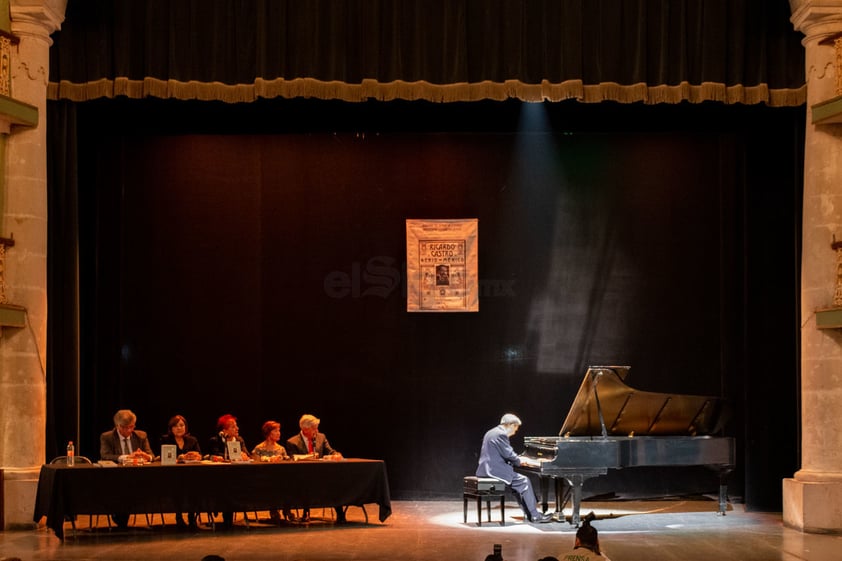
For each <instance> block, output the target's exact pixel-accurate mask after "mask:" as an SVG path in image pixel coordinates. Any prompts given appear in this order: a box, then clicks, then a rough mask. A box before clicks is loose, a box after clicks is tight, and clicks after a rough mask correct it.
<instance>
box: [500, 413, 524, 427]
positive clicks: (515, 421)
mask: <svg viewBox="0 0 842 561" xmlns="http://www.w3.org/2000/svg"><path fill="white" fill-rule="evenodd" d="M500 424H501V425H517V426H520V425H522V424H523V423H521V422H520V418H519V417H518V416H517V415H515V414H513V413H506V414H505V415H503V416H502V417H500Z"/></svg>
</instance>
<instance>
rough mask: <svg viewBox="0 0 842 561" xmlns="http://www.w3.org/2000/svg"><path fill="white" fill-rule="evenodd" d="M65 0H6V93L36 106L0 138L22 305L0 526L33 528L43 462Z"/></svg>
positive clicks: (0, 384) (10, 275) (9, 392)
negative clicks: (51, 152)
mask: <svg viewBox="0 0 842 561" xmlns="http://www.w3.org/2000/svg"><path fill="white" fill-rule="evenodd" d="M66 4H67V2H66V0H11V2H10V7H11V10H10V11H11V31H12V33H13V34H14V35H16V36H17V37H18V38H19V39H20V43H19V44H18V45H17V46H16V48H15V49H14V50H13V52H12V60H11V79H12V80H11V92H12V97H13V98H14V99H16V100H18V101H21V102H24V103H26V104H29V105H32V106H35V107H37V108H38V117H39V118H38V124H37V125H36V126H35V127H13V128H12V130H11V132H10V134H9V136H8V138H7V141H6V161H5V162H4V165H3V171H2V172H3V173H4V174H5V179H6V189H5V193H4V196H5V199H6V200H5V205H4V207H3V208H4V210H5V213H4V216H3V217H2V224H3V228H4V229H5V230H6V231H7V232H8V234H7V235H11V234H13V235H14V240H15V245H14V247H13V248H11V249H9V250H8V251H7V252H6V262H5V266H6V271H5V273H6V296H7V298H8V300H9V302H11V303H14V304H18V305H20V306H23V307H24V308H26V325H25V326H24V327H21V328H14V329H11V328H5V329H4V330H3V332H2V334H0V469H2V470H3V472H4V477H5V485H4V505H3V506H4V519H5V528H4V529H25V528H32V527H34V523H33V520H32V513H33V507H34V505H35V491H36V487H37V483H38V473H39V469H40V466H41V464H43V463H44V460H45V458H44V454H45V427H46V418H47V416H46V383H45V368H46V349H47V145H46V138H47V132H46V131H47V128H46V123H45V118H46V106H47V80H48V78H49V49H50V45H51V44H52V40H51V39H50V35H51V34H52V33H53V32H54V31H56V30H57V29H58V28H59V25H60V24H61V22H62V20H63V19H64V10H65V6H66Z"/></svg>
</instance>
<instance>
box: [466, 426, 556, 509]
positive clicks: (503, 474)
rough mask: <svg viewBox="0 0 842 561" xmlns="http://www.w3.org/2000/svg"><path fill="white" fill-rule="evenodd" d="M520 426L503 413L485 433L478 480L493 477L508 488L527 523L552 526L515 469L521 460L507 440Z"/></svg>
mask: <svg viewBox="0 0 842 561" xmlns="http://www.w3.org/2000/svg"><path fill="white" fill-rule="evenodd" d="M520 425H521V422H520V419H519V418H518V417H517V416H516V415H513V414H511V413H506V414H505V415H503V417H502V418H501V419H500V424H499V425H497V426H496V427H494V428H493V429H491V430H489V431H488V432H487V433H485V436H484V437H483V438H482V449H481V450H480V453H479V465H478V466H477V477H493V478H495V479H499V480H501V481H503V482H505V483H506V485H508V486H509V487H511V489H512V491H514V493H515V496H516V497H517V501H518V504H520V508H521V509H523V513H524V515H525V516H526V519H527V520H528V521H530V522H541V523H543V522H552V519H553V518H552V516H550V515H548V514H541V513H540V512H538V508H537V503H538V501H537V500H536V499H535V492H534V491H532V486H531V485H530V484H529V479H528V478H527V477H526V476H525V475H522V474H520V473H517V472H515V469H514V468H515V466H519V465H520V464H521V460H520V457H519V456H518V455H517V454H515V451H514V449H513V448H512V445H511V443H510V442H509V437H510V436H513V435H514V434H515V433H516V432H517V430H518V429H519V428H520Z"/></svg>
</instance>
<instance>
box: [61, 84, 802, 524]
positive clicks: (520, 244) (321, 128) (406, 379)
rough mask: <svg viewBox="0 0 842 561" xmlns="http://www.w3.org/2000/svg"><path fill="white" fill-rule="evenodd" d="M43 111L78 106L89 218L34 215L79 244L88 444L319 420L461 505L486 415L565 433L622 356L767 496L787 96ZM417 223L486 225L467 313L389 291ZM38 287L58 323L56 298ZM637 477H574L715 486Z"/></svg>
mask: <svg viewBox="0 0 842 561" xmlns="http://www.w3.org/2000/svg"><path fill="white" fill-rule="evenodd" d="M50 103H51V104H52V105H53V106H54V109H56V110H58V111H60V110H65V111H70V110H72V111H75V112H76V113H77V115H78V119H77V121H78V126H77V129H78V130H77V131H76V133H75V134H74V133H73V132H72V131H67V137H66V140H67V141H68V142H71V143H72V142H76V144H77V146H78V151H79V154H78V158H77V161H78V166H79V170H78V172H79V180H78V182H77V183H74V184H73V185H77V186H78V193H77V199H78V207H79V210H78V230H77V232H73V231H72V229H71V228H72V224H70V223H69V222H67V221H66V220H65V221H63V220H62V219H60V215H61V213H62V212H65V211H67V212H70V213H73V212H74V210H73V209H74V206H73V204H72V200H71V201H69V202H68V204H66V205H65V204H58V203H59V201H57V202H56V204H53V205H51V207H50V208H51V216H50V223H49V227H50V236H51V239H53V238H55V239H58V238H59V237H60V236H74V235H76V234H77V233H78V236H79V259H80V265H79V279H80V280H79V294H80V296H79V299H80V302H81V304H80V324H81V331H80V333H79V334H78V335H76V336H78V337H79V341H80V342H79V345H80V349H81V351H80V352H81V359H80V362H81V373H80V379H81V385H82V396H81V402H80V410H81V419H82V421H81V423H82V435H81V437H80V440H82V444H81V446H80V453H82V454H86V455H93V456H94V457H95V456H96V454H97V435H98V433H99V432H100V431H102V430H106V429H108V428H109V425H110V419H111V416H112V415H113V413H114V411H115V410H116V409H118V408H121V407H129V408H132V409H134V410H135V411H136V412H137V413H138V414H139V416H140V421H139V428H141V429H144V430H147V431H149V432H150V433H151V434H152V435H153V436H155V435H156V434H158V433H162V432H163V431H164V428H165V424H166V420H167V419H168V418H169V416H171V415H172V414H175V413H181V414H184V415H185V416H187V418H188V419H189V420H190V423H191V429H192V432H193V433H194V434H196V435H197V436H199V437H200V438H201V440H202V441H203V442H204V440H205V439H206V438H207V437H208V436H210V435H211V434H212V432H213V427H214V421H215V419H216V417H217V416H219V415H220V414H222V413H226V412H231V413H233V414H235V415H237V416H238V417H239V418H240V426H241V427H242V432H243V435H244V436H245V438H246V440H247V443H248V444H249V445H250V446H253V445H254V444H256V443H257V441H258V439H259V437H260V434H259V427H260V425H261V424H262V423H263V422H264V421H265V420H267V419H269V418H275V419H276V420H278V421H280V422H281V423H282V425H283V428H282V431H283V434H284V435H285V436H291V435H292V434H293V433H294V431H295V426H296V421H297V418H298V416H299V415H300V414H301V413H304V412H312V413H315V414H317V415H319V416H321V417H322V419H323V428H324V430H325V432H326V433H327V434H328V435H329V437H330V439H331V442H332V443H333V444H334V446H335V447H337V448H338V449H340V450H342V451H343V452H344V453H345V454H346V455H348V456H359V457H371V458H377V459H384V460H386V462H387V464H388V465H389V472H390V481H391V484H392V490H393V493H394V496H396V497H399V498H425V497H439V496H451V497H452V496H458V492H459V491H458V489H459V488H460V484H461V477H462V476H463V475H465V474H468V473H471V472H472V470H473V469H475V466H476V455H477V453H478V448H479V441H480V438H481V436H482V434H483V432H484V430H486V429H488V428H489V427H490V426H492V425H494V424H495V423H496V422H497V420H498V419H499V416H500V415H501V414H502V413H503V412H505V411H514V412H516V413H518V414H520V415H521V416H522V417H523V418H524V421H525V423H526V424H525V425H524V427H523V429H522V430H521V432H520V433H519V435H518V437H517V438H516V439H515V446H516V447H520V443H521V441H519V440H518V439H519V438H521V437H522V436H524V435H551V434H555V433H557V431H558V430H559V428H560V427H561V424H562V422H563V420H564V415H565V414H566V412H567V410H568V408H569V406H570V403H571V400H572V398H573V395H574V394H575V392H576V389H577V387H578V385H579V383H580V381H581V377H582V375H583V374H584V370H585V368H586V367H587V365H588V364H594V363H615V364H616V363H623V364H630V365H631V366H632V379H630V381H629V382H630V384H631V385H632V386H633V387H636V388H638V389H642V390H650V391H665V392H674V393H693V394H712V395H723V396H725V397H727V398H728V399H730V400H731V402H732V404H733V405H734V409H733V412H734V417H733V419H732V421H731V423H730V424H729V426H728V433H729V434H731V435H734V436H737V437H738V442H739V446H740V455H739V459H738V470H737V472H736V473H735V474H734V476H733V478H732V490H733V493H734V496H735V497H740V496H745V497H746V500H747V502H748V504H749V506H750V507H751V508H770V509H775V508H779V503H780V479H781V478H782V477H788V476H791V474H792V473H794V471H795V470H796V469H797V466H798V442H797V430H798V413H797V401H798V397H797V380H796V378H797V374H796V373H797V369H798V359H797V349H798V332H799V331H798V307H797V299H798V270H799V268H798V263H799V256H798V248H799V240H800V237H799V232H800V222H799V217H800V186H801V173H802V167H801V162H802V161H803V156H802V150H803V130H804V108H803V107H799V108H769V107H763V106H753V107H744V106H742V107H741V106H734V105H723V104H713V103H705V104H698V105H691V104H686V103H685V104H679V105H659V106H646V105H642V104H635V105H620V104H615V103H605V104H592V105H583V104H580V103H576V102H573V101H567V102H561V103H555V104H549V103H544V104H531V103H521V102H517V101H508V102H490V101H487V102H475V103H453V104H432V103H429V102H420V101H414V102H404V101H395V102H388V103H384V102H368V103H347V102H340V101H324V100H301V99H298V100H284V99H275V100H259V101H257V102H254V103H250V104H225V103H220V102H212V103H208V102H198V101H178V100H158V99H145V100H131V99H101V100H96V101H91V102H88V103H81V104H70V103H65V102H50ZM59 122H61V121H59ZM51 130H53V132H54V133H56V134H59V133H61V132H62V131H60V130H59V129H58V128H56V129H51ZM54 179H55V178H53V180H54ZM53 193H55V194H60V193H61V191H58V190H56V191H51V196H53ZM53 211H55V212H56V213H57V214H56V215H53V214H52V212H53ZM408 217H411V218H424V217H429V218H442V217H446V218H459V217H477V218H479V220H480V238H479V239H480V261H479V263H480V271H479V273H480V279H481V294H480V312H479V313H476V314H408V313H407V312H406V310H405V306H406V301H405V296H404V294H403V283H402V279H403V274H404V272H403V260H404V255H405V244H404V230H403V228H404V220H405V219H406V218H408ZM71 218H72V217H71ZM68 220H69V218H68ZM73 258H74V254H73V253H69V252H68V253H65V252H52V253H51V261H52V260H55V263H56V265H55V267H56V270H58V268H59V266H61V267H63V270H64V271H65V273H66V274H70V272H71V267H70V263H64V264H62V263H61V260H64V259H73ZM337 274H341V275H344V277H343V278H345V279H346V281H347V286H348V288H349V290H348V291H345V292H344V293H342V294H339V293H337V292H336V291H332V290H329V289H328V288H326V286H325V282H326V279H328V278H334V276H335V275H337ZM50 280H51V284H50V286H49V287H48V289H49V290H48V295H49V299H50V300H49V304H50V310H51V314H50V318H51V319H50V321H51V322H56V321H57V319H58V318H60V317H61V316H60V315H59V313H60V311H61V310H64V309H67V308H68V307H72V304H71V303H70V300H68V301H64V299H72V298H73V295H72V294H70V293H67V292H66V291H64V290H63V289H62V288H61V287H60V286H56V283H57V282H61V279H60V278H59V277H58V276H53V275H51V277H50ZM395 282H398V284H395ZM372 288H378V289H379V290H370V289H372ZM71 292H72V291H71ZM56 310H58V312H56V313H53V312H54V311H56ZM60 326H65V327H67V328H68V329H70V328H71V327H72V326H69V325H66V324H65V323H64V322H61V323H60V324H56V325H54V327H55V328H56V329H58V328H59V327H60ZM67 334H68V336H70V337H72V336H74V335H75V334H74V333H73V332H71V331H68V333H67ZM51 337H52V339H53V340H55V339H56V338H57V337H59V334H58V332H56V331H51ZM54 360H55V361H56V362H58V361H60V360H64V357H61V356H55V357H54ZM61 368H66V369H71V370H72V369H73V368H75V364H74V363H72V362H70V361H68V362H67V363H64V362H62V364H55V365H54V371H55V372H56V373H55V376H58V375H59V373H58V370H59V369H61ZM68 374H69V375H73V372H68ZM48 388H49V389H50V391H52V392H55V391H56V389H55V388H52V387H50V386H48ZM69 399H71V397H70V396H66V395H56V394H55V393H54V394H53V401H55V402H57V403H58V402H61V401H62V400H69ZM67 407H70V405H67ZM59 411H60V409H59ZM55 414H56V413H55V412H53V411H51V412H50V415H55ZM54 424H55V425H56V427H57V431H56V432H57V433H58V431H59V430H62V429H64V427H63V426H62V425H61V420H57V421H55V422H54ZM770 427H774V430H771V429H770ZM57 437H58V438H59V442H62V441H65V440H67V439H69V437H62V436H61V435H60V434H57ZM641 473H644V472H640V471H637V470H624V471H623V472H620V473H617V474H614V476H613V479H612V478H607V479H603V480H594V481H593V482H592V483H591V484H590V486H589V487H586V492H587V493H588V494H590V493H597V492H603V491H605V492H610V491H613V492H618V493H619V494H621V495H623V496H627V495H625V494H626V493H647V492H648V493H653V494H658V495H660V494H676V493H679V492H685V491H688V490H690V491H693V490H695V491H700V490H704V491H711V490H715V488H716V484H717V482H716V481H715V478H714V477H713V476H712V473H707V472H706V470H702V471H701V473H699V472H694V473H692V477H691V478H690V479H689V480H688V479H687V478H686V476H685V475H683V474H675V473H670V474H669V475H663V474H658V475H655V476H653V475H652V474H651V473H646V475H641Z"/></svg>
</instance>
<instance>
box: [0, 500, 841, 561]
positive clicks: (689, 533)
mask: <svg viewBox="0 0 842 561" xmlns="http://www.w3.org/2000/svg"><path fill="white" fill-rule="evenodd" d="M474 509H475V505H474V504H469V510H468V523H467V524H465V523H463V522H462V516H463V515H462V503H461V501H394V502H393V503H392V511H393V513H392V516H391V517H390V518H389V519H387V520H386V522H385V523H383V524H381V523H379V522H377V506H376V505H370V506H369V507H368V515H369V519H370V523H368V524H366V523H365V520H364V518H363V512H362V510H361V509H359V508H351V509H350V510H349V512H348V523H347V524H343V525H335V524H334V523H333V520H332V517H331V515H332V511H331V510H330V509H326V510H325V511H322V510H321V509H317V510H315V511H314V512H313V519H312V521H311V522H310V523H309V524H286V523H284V524H283V525H281V526H275V525H271V524H270V523H269V517H268V513H266V512H262V513H258V515H259V518H260V522H257V523H255V522H254V516H255V514H254V513H250V517H251V519H252V522H251V523H250V524H249V526H248V527H246V526H245V524H244V520H243V515H242V513H240V514H238V516H237V521H236V525H235V528H234V529H233V530H231V531H228V532H221V531H217V532H213V531H211V530H210V528H207V527H200V529H199V530H198V531H196V532H179V531H178V530H177V529H176V527H175V524H174V519H173V517H172V515H169V516H166V517H165V518H164V524H163V525H162V524H161V517H160V516H159V515H156V516H155V518H154V520H152V522H151V526H148V525H147V523H146V519H145V518H144V517H143V516H138V517H137V519H136V520H135V521H134V524H133V525H132V526H130V527H129V529H128V530H116V529H109V528H108V527H107V526H106V522H105V519H104V517H100V519H99V522H100V524H99V526H98V527H94V528H93V529H89V528H88V517H87V516H81V517H79V520H78V521H77V526H78V527H79V531H77V532H76V535H75V537H74V535H73V532H72V530H71V528H70V526H69V524H68V525H67V527H66V532H67V539H66V540H65V541H64V542H62V541H60V540H59V539H57V538H56V537H55V535H54V534H53V533H52V532H51V531H50V530H48V529H46V528H43V527H42V528H39V529H37V530H29V531H7V532H0V560H2V559H8V558H14V557H18V558H20V559H21V560H22V561H40V560H68V561H69V560H78V561H81V560H86V561H87V560H108V561H129V560H135V559H136V560H142V561H170V560H179V561H185V560H187V561H200V560H201V559H202V557H204V556H205V555H211V554H215V555H219V556H221V557H223V558H224V559H225V560H226V561H240V560H242V561H245V560H251V561H254V560H261V559H272V560H281V561H286V560H288V561H303V560H312V561H333V560H337V561H339V560H360V561H362V560H365V561H394V560H404V559H405V560H417V561H422V560H423V561H484V560H485V557H486V555H488V554H489V553H491V551H492V547H493V544H495V543H499V544H501V545H502V547H503V557H504V559H505V560H506V561H537V560H538V559H540V558H542V557H545V556H549V555H558V554H559V553H560V552H561V551H562V550H564V549H566V548H568V547H571V546H572V544H573V539H574V535H575V532H576V529H575V528H573V527H572V526H570V525H569V524H567V523H549V524H541V525H533V524H529V523H525V522H524V521H523V520H522V517H521V513H520V510H519V509H518V508H517V505H516V504H515V503H514V501H512V500H509V501H507V502H506V517H507V520H506V525H505V526H502V527H501V526H500V525H499V524H498V523H497V522H496V521H498V520H499V515H500V513H499V510H498V509H492V519H493V520H495V522H493V523H491V524H488V523H485V522H483V525H482V527H478V526H477V524H476V511H475V510H474ZM715 509H716V504H715V503H714V502H713V501H704V500H670V501H612V502H606V503H583V505H582V514H583V515H584V514H585V513H587V512H590V511H591V510H593V511H594V512H595V513H596V515H597V517H598V520H597V521H595V522H594V526H595V527H596V528H597V529H598V530H599V532H600V541H601V543H602V547H603V549H604V551H605V553H606V554H607V555H608V556H609V557H610V558H611V560H612V561H624V560H629V561H632V560H634V561H639V560H643V559H646V560H648V561H666V560H678V559H680V560H683V561H696V560H698V561H710V560H711V559H733V560H741V561H775V560H781V561H795V560H800V561H831V560H838V559H840V558H842V557H841V556H842V553H840V552H842V536H838V535H817V534H804V533H801V532H798V531H796V530H792V529H789V528H785V527H784V526H783V524H782V522H781V515H780V513H752V512H745V510H744V509H743V508H742V505H739V504H737V505H729V510H728V514H727V515H726V516H719V515H717V514H716V513H715V512H714V511H715ZM567 514H569V509H568V511H567ZM483 519H484V520H485V517H484V518H483Z"/></svg>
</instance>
